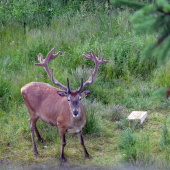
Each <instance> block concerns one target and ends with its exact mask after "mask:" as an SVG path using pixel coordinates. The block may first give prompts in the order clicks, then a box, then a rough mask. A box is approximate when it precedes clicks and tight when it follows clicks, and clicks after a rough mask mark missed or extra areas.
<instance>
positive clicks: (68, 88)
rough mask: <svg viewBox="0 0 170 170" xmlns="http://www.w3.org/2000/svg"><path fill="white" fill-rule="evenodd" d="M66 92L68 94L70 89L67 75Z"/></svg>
mask: <svg viewBox="0 0 170 170" xmlns="http://www.w3.org/2000/svg"><path fill="white" fill-rule="evenodd" d="M67 93H68V94H70V93H71V90H70V82H69V78H68V77H67Z"/></svg>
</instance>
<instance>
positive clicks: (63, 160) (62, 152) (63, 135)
mask: <svg viewBox="0 0 170 170" xmlns="http://www.w3.org/2000/svg"><path fill="white" fill-rule="evenodd" d="M65 131H66V130H65V129H63V128H59V133H60V137H61V143H62V147H61V155H60V161H61V162H62V163H65V162H66V159H65V157H64V147H65V146H66V139H65Z"/></svg>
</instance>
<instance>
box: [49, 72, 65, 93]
mask: <svg viewBox="0 0 170 170" xmlns="http://www.w3.org/2000/svg"><path fill="white" fill-rule="evenodd" d="M51 80H52V82H53V84H54V85H56V86H59V87H61V88H62V89H63V90H65V91H67V87H66V86H64V85H63V84H61V83H60V82H59V81H58V80H56V79H55V78H54V76H53V69H52V70H51Z"/></svg>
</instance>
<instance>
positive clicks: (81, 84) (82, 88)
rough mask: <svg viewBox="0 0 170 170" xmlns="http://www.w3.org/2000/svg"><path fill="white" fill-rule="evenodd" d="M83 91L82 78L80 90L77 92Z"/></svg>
mask: <svg viewBox="0 0 170 170" xmlns="http://www.w3.org/2000/svg"><path fill="white" fill-rule="evenodd" d="M82 89H83V78H81V86H80V87H79V89H78V90H77V92H81V91H82Z"/></svg>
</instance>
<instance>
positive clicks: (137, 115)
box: [127, 111, 147, 124]
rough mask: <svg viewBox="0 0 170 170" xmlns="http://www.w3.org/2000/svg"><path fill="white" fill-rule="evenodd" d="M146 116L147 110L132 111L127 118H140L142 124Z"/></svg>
mask: <svg viewBox="0 0 170 170" xmlns="http://www.w3.org/2000/svg"><path fill="white" fill-rule="evenodd" d="M146 117H147V111H133V112H132V113H131V114H130V115H129V116H128V118H127V119H129V120H140V123H141V124H142V123H143V122H144V120H145V119H146Z"/></svg>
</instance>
